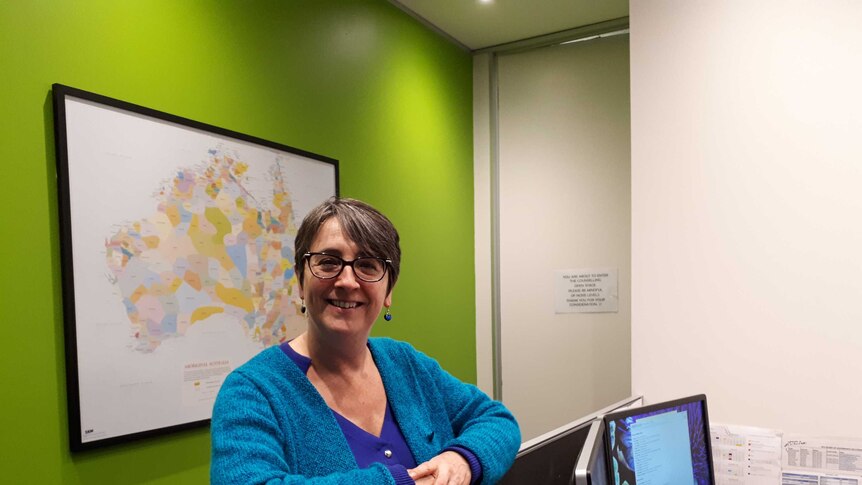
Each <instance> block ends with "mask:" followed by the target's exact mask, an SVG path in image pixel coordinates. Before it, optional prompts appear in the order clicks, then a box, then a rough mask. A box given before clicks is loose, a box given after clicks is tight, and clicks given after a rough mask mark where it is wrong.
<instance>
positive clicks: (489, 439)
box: [210, 198, 520, 485]
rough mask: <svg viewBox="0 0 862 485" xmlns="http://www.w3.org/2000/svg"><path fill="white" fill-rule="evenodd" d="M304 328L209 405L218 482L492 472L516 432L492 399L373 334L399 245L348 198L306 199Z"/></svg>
mask: <svg viewBox="0 0 862 485" xmlns="http://www.w3.org/2000/svg"><path fill="white" fill-rule="evenodd" d="M295 249H296V250H295V259H296V266H295V267H296V274H297V278H298V280H299V287H300V295H301V298H302V311H303V312H304V313H305V314H306V315H307V316H308V329H307V330H306V332H305V333H303V334H302V335H300V336H299V337H297V338H296V339H294V340H291V341H290V342H286V343H284V344H281V345H280V346H278V347H271V348H268V349H266V350H264V351H263V352H261V353H260V354H258V355H257V356H256V357H254V358H253V359H251V360H250V361H249V362H248V363H246V364H245V365H243V366H241V367H239V368H238V369H236V370H235V371H234V372H232V373H231V374H230V375H229V376H228V378H227V379H226V380H225V382H224V384H223V385H222V387H221V390H220V391H219V395H218V398H217V400H216V403H215V408H214V409H213V418H212V465H211V470H210V472H211V480H212V482H213V483H226V484H227V483H229V484H242V483H320V484H325V483H337V484H377V483H380V484H384V483H388V484H412V483H417V484H420V485H425V484H428V485H430V484H452V485H466V484H470V483H494V482H496V481H497V480H499V479H500V478H501V477H502V475H503V474H504V473H505V472H506V470H507V469H508V468H509V466H510V465H511V464H512V461H513V459H514V457H515V454H516V453H517V451H518V446H519V445H520V431H519V429H518V425H517V423H516V422H515V419H514V417H513V416H512V415H511V413H509V411H508V410H506V408H505V407H504V406H503V405H502V404H500V403H499V402H497V401H493V400H491V399H490V398H488V396H486V395H485V394H483V393H482V392H481V391H479V390H478V389H477V388H476V387H474V386H471V385H468V384H464V383H462V382H460V381H458V380H457V379H456V378H454V377H452V376H451V375H450V374H448V373H447V372H446V371H444V370H443V369H442V368H441V367H440V366H439V364H437V362H435V361H434V360H433V359H431V358H429V357H427V356H425V355H424V354H422V353H421V352H419V351H417V350H415V349H414V348H413V347H411V346H410V345H408V344H406V343H402V342H397V341H395V340H391V339H387V338H369V333H370V332H371V327H372V326H373V325H374V322H375V320H376V319H377V317H378V316H379V315H380V312H381V310H382V309H383V307H386V316H387V319H389V318H390V314H389V307H390V305H391V304H392V288H393V287H394V286H395V282H396V281H397V279H398V272H399V269H400V263H401V249H400V247H399V244H398V232H397V231H396V230H395V227H393V225H392V223H391V222H390V221H389V219H387V218H386V217H385V216H384V215H383V214H381V213H380V212H378V211H377V210H375V209H374V208H373V207H371V206H369V205H367V204H365V203H363V202H360V201H358V200H353V199H339V198H332V199H329V200H328V201H326V202H324V203H323V204H321V205H320V206H318V207H316V208H315V209H313V210H312V211H311V212H310V213H309V214H308V216H306V218H305V220H304V221H303V222H302V225H301V227H300V228H299V231H298V233H297V236H296V240H295Z"/></svg>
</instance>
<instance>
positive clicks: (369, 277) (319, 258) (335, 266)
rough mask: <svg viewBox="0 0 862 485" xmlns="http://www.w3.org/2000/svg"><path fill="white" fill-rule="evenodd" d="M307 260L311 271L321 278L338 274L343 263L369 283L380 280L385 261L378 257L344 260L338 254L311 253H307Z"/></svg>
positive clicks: (384, 268) (342, 267)
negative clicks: (351, 267)
mask: <svg viewBox="0 0 862 485" xmlns="http://www.w3.org/2000/svg"><path fill="white" fill-rule="evenodd" d="M308 262H309V269H311V273H312V274H313V275H314V276H317V277H318V278H323V279H328V278H335V277H336V276H338V275H339V274H340V273H341V271H342V269H344V265H345V264H346V265H350V266H353V272H354V274H356V276H357V277H358V278H359V279H361V280H362V281H366V282H370V283H373V282H375V281H380V280H381V279H382V278H383V274H384V273H386V262H385V261H384V260H382V259H380V258H370V257H363V258H356V259H354V260H353V261H345V260H344V259H342V258H339V257H338V256H332V255H329V254H319V253H316V254H314V253H313V254H310V255H309V257H308Z"/></svg>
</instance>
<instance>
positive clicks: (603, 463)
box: [572, 419, 608, 485]
mask: <svg viewBox="0 0 862 485" xmlns="http://www.w3.org/2000/svg"><path fill="white" fill-rule="evenodd" d="M604 430H605V425H604V421H602V420H601V419H597V420H595V421H593V424H592V426H590V431H589V433H587V440H586V441H585V442H584V446H583V448H581V454H580V455H579V456H578V461H577V462H576V463H575V475H574V479H573V480H572V482H573V483H574V484H575V485H607V484H608V479H607V477H608V475H607V468H606V467H607V460H605V440H604Z"/></svg>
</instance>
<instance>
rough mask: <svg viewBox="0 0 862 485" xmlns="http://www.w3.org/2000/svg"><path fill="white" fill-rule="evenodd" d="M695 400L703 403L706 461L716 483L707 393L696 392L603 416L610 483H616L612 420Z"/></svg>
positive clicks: (710, 475)
mask: <svg viewBox="0 0 862 485" xmlns="http://www.w3.org/2000/svg"><path fill="white" fill-rule="evenodd" d="M695 402H699V403H701V408H702V409H703V424H704V428H705V429H704V430H703V431H704V433H703V436H704V440H706V461H707V466H708V467H709V481H710V485H715V465H714V463H713V461H712V437H711V436H710V433H709V410H708V406H707V404H706V394H695V395H693V396H687V397H683V398H679V399H673V400H671V401H663V402H659V403H655V404H648V405H646V406H640V407H636V408H628V409H624V410H621V411H615V412H612V413H608V414H606V415H605V416H604V417H603V418H602V423H603V425H604V429H603V430H602V437H603V438H604V447H605V473H606V474H607V477H608V480H609V483H614V481H613V465H612V464H611V456H612V455H611V440H610V436H609V434H608V433H609V430H610V422H611V421H613V420H617V419H621V418H627V417H629V416H637V415H639V414H644V413H649V412H652V411H658V410H661V409H667V408H672V407H674V406H680V405H683V404H691V403H695Z"/></svg>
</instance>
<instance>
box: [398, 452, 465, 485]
mask: <svg viewBox="0 0 862 485" xmlns="http://www.w3.org/2000/svg"><path fill="white" fill-rule="evenodd" d="M407 473H409V474H410V478H412V479H413V480H414V481H416V483H417V485H470V479H471V478H472V474H471V473H470V465H469V464H468V463H467V460H465V459H464V457H463V456H461V455H459V454H458V453H455V452H454V451H444V452H443V453H440V454H439V455H437V456H435V457H434V458H431V459H430V460H428V461H426V462H425V463H422V464H420V465H419V466H417V467H416V468H413V469H411V470H407Z"/></svg>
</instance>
